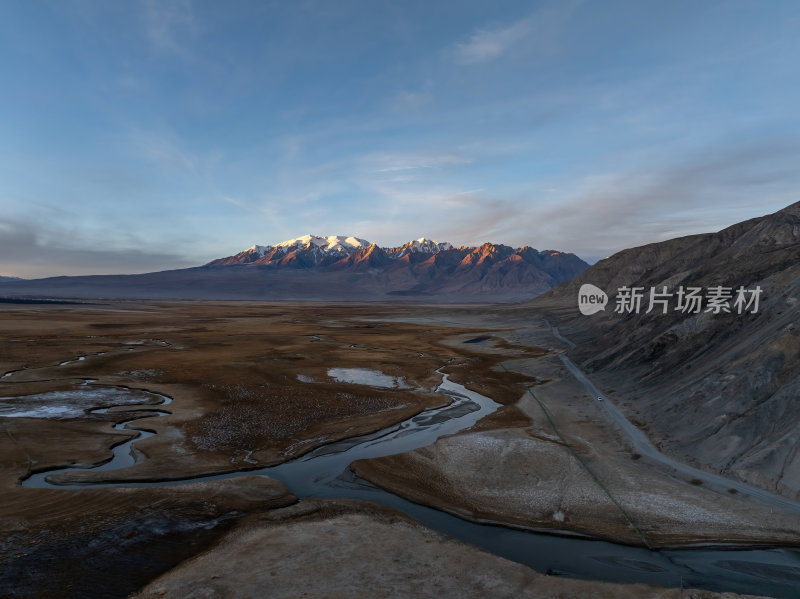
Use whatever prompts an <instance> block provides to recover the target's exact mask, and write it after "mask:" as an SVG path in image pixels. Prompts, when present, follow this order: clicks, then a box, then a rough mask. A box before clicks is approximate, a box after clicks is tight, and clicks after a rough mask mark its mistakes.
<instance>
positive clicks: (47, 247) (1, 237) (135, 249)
mask: <svg viewBox="0 0 800 599" xmlns="http://www.w3.org/2000/svg"><path fill="white" fill-rule="evenodd" d="M128 241H129V242H130V241H131V240H128ZM125 245H126V247H120V246H119V245H115V244H113V243H110V242H106V243H99V242H98V240H97V239H91V240H90V239H87V238H85V237H83V236H81V235H80V234H77V233H76V232H75V231H69V232H68V233H67V232H65V231H64V230H63V229H61V228H59V227H57V226H56V227H53V226H51V225H49V224H42V223H40V222H33V221H29V220H11V219H3V220H0V272H11V273H13V274H15V275H17V276H21V277H26V278H38V277H46V276H53V275H59V274H64V273H69V274H71V275H79V274H102V273H106V274H112V273H132V272H152V271H156V270H163V269H167V268H183V267H187V266H196V265H197V262H195V261H193V260H192V259H189V258H187V257H186V256H183V255H181V254H178V253H173V252H170V251H164V250H161V249H158V248H154V247H152V246H150V248H151V249H142V247H145V248H147V247H148V245H147V244H145V243H141V242H139V243H126V244H125Z"/></svg>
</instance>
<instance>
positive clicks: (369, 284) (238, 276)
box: [3, 235, 588, 302]
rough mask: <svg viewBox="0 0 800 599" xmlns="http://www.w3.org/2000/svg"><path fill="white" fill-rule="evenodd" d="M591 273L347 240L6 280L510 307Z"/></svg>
mask: <svg viewBox="0 0 800 599" xmlns="http://www.w3.org/2000/svg"><path fill="white" fill-rule="evenodd" d="M587 267H588V264H586V263H585V262H584V261H583V260H581V259H580V258H578V257H577V256H575V255H574V254H569V253H563V252H557V251H553V250H545V251H541V252H540V251H538V250H535V249H533V248H530V247H522V248H517V249H515V248H512V247H509V246H507V245H502V244H495V243H484V244H483V245H480V246H477V247H453V246H452V244H450V243H447V242H439V241H433V240H431V239H427V238H425V237H421V238H419V239H415V240H412V241H409V242H408V243H404V244H402V245H400V246H398V247H390V248H383V247H380V246H378V245H377V244H376V243H372V242H370V241H367V240H366V239H361V238H359V237H351V236H346V235H331V236H327V237H326V236H319V235H303V236H302V237H297V238H295V239H289V240H287V241H282V242H280V243H277V244H270V245H253V246H251V247H249V248H247V249H246V250H244V251H241V252H239V253H238V254H235V255H233V256H228V257H227V258H220V259H218V260H214V261H212V262H209V263H208V264H206V265H204V266H198V267H195V268H184V269H179V270H168V271H162V272H155V273H148V274H142V275H125V276H119V277H118V276H112V275H100V276H93V277H61V278H57V279H41V280H38V281H17V282H13V281H10V282H5V283H3V291H4V293H8V292H12V293H23V292H24V293H27V294H40V295H41V294H45V295H48V296H59V295H61V294H66V295H64V297H105V298H115V297H125V298H143V299H144V298H146V299H215V300H228V299H230V300H270V301H280V300H304V301H307V300H327V301H376V300H380V301H409V300H411V301H425V302H470V301H479V302H511V301H523V300H527V299H531V298H533V297H535V296H536V295H538V294H540V293H543V292H545V291H548V290H549V289H550V288H552V287H553V286H555V285H557V284H559V283H562V282H564V281H568V280H570V279H571V278H572V277H574V276H575V275H577V274H579V273H581V272H582V271H583V270H584V269H586V268H587Z"/></svg>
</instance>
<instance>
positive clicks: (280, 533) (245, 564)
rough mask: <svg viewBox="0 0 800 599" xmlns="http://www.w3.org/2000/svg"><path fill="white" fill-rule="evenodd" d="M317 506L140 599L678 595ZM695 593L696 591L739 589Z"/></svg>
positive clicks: (243, 533) (704, 595) (189, 567)
mask: <svg viewBox="0 0 800 599" xmlns="http://www.w3.org/2000/svg"><path fill="white" fill-rule="evenodd" d="M318 506H319V507H317V508H316V510H320V508H321V511H317V512H316V513H313V512H312V513H310V514H308V515H307V516H300V517H299V518H293V519H292V520H291V521H286V522H282V523H281V522H277V523H275V522H273V523H269V522H264V521H261V522H258V523H253V524H250V525H248V526H243V527H240V528H239V529H237V530H235V531H233V532H231V533H229V534H228V535H227V536H226V537H225V539H224V540H223V541H222V542H221V543H220V544H218V545H217V546H215V547H214V548H212V549H211V550H210V551H208V552H206V553H204V554H202V555H200V556H199V557H197V558H195V559H192V560H190V561H188V562H186V563H184V564H182V565H181V566H178V567H177V568H175V569H173V570H171V571H170V572H168V573H166V574H165V575H163V576H161V577H160V578H159V579H157V580H155V581H154V582H153V583H151V584H150V585H148V586H147V587H146V588H144V589H143V590H142V591H141V592H140V593H138V594H136V595H135V596H134V597H136V598H137V599H149V598H151V597H152V598H154V597H204V598H209V599H211V598H218V597H220V598H221V597H226V598H227V597H236V598H238V597H241V598H244V597H248V598H249V597H266V596H268V597H270V598H271V599H281V598H287V599H288V598H295V597H308V598H311V599H313V598H317V597H318V598H325V599H339V598H341V599H345V598H346V599H350V598H352V597H397V598H399V597H409V598H411V597H413V598H423V599H424V598H426V597H429V598H431V599H440V598H441V597H462V598H465V599H470V598H473V597H474V598H476V599H484V598H485V597H492V598H508V599H511V598H514V599H519V598H531V599H532V598H534V597H535V598H537V599H555V598H556V597H559V598H566V597H571V598H578V597H592V598H596V599H612V598H613V599H628V598H630V599H632V598H634V597H637V598H648V599H667V598H668V597H674V596H675V594H676V590H675V589H662V588H657V587H652V586H647V585H641V584H634V585H624V584H610V583H598V582H592V581H583V580H569V579H562V578H558V577H552V576H544V575H541V574H538V573H536V572H534V571H533V570H530V569H529V568H526V567H525V566H522V565H520V564H516V563H514V562H510V561H508V560H505V559H503V558H499V557H496V556H493V555H491V554H488V553H486V552H484V551H482V550H480V549H476V548H474V547H472V546H470V545H466V544H464V543H461V542H458V541H454V540H452V539H449V538H447V537H444V536H443V535H440V534H438V533H435V532H432V531H430V530H428V529H426V528H424V527H423V526H421V525H419V524H417V523H416V522H414V521H412V520H410V519H408V518H405V517H402V516H400V515H399V514H397V513H396V512H393V511H391V510H388V509H376V508H372V509H366V508H365V506H364V505H363V504H350V505H349V506H348V504H347V503H345V502H318ZM326 506H327V507H326ZM331 506H336V507H331ZM356 509H357V510H359V512H358V513H357V512H355V511H354V510H356ZM365 510H366V511H365ZM691 593H693V594H692V597H696V598H697V599H735V598H737V597H742V596H740V595H736V594H733V593H721V594H718V593H712V592H708V591H691Z"/></svg>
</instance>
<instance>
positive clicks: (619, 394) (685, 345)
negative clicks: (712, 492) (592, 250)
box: [531, 203, 800, 498]
mask: <svg viewBox="0 0 800 599" xmlns="http://www.w3.org/2000/svg"><path fill="white" fill-rule="evenodd" d="M586 283H588V284H592V285H595V286H597V287H599V288H600V289H603V290H604V291H606V292H607V293H608V294H609V296H610V297H609V303H608V305H607V306H606V309H605V311H602V312H599V313H597V314H594V315H591V316H583V315H582V314H581V313H580V312H579V311H578V291H579V289H580V287H581V285H583V284H586ZM625 286H627V287H628V288H634V287H641V288H643V292H642V293H643V298H642V304H641V310H640V313H638V314H637V313H635V311H631V312H628V311H627V309H626V310H625V311H622V312H619V311H615V310H617V306H618V302H619V301H620V298H621V296H622V295H623V294H622V293H620V292H619V290H620V288H622V287H625ZM740 286H741V287H743V288H744V289H745V291H749V290H754V289H756V288H757V287H760V288H761V290H762V293H761V294H760V296H759V306H758V309H757V311H755V310H754V307H755V306H754V305H751V306H750V307H749V309H741V308H743V307H744V304H742V305H741V306H736V304H735V298H736V295H737V294H736V290H737V289H738V288H739V287H740ZM664 287H666V288H667V289H666V291H667V293H673V294H674V295H673V296H671V297H667V296H655V299H659V297H661V298H662V299H666V300H667V301H668V305H667V313H666V314H664V313H663V311H664V308H663V304H660V303H655V304H654V306H653V308H654V309H653V310H652V311H651V312H650V313H646V311H647V309H648V308H649V303H650V302H649V299H650V298H649V294H650V289H651V288H655V289H656V291H657V292H663V291H665V290H664ZM681 287H683V288H684V291H686V290H688V289H689V288H691V287H694V288H700V289H701V290H702V292H701V295H703V296H704V300H705V303H704V304H703V306H702V307H701V309H700V311H699V312H694V311H693V310H689V311H683V310H681V309H677V308H678V305H679V304H678V301H679V297H678V292H679V290H680V288H681ZM718 287H723V290H722V291H723V292H725V293H727V292H728V289H727V288H730V294H731V297H730V298H729V299H728V300H727V301H726V302H722V304H723V306H722V307H721V308H719V313H715V312H716V311H717V310H716V309H715V308H714V307H713V302H712V303H709V301H708V296H709V295H713V294H715V293H716V292H715V291H713V290H714V289H715V288H718ZM751 296H752V294H746V297H747V299H748V300H749V299H750V298H751ZM531 305H532V306H533V307H535V308H536V309H537V310H541V311H544V312H545V313H546V314H548V315H549V316H550V317H551V319H552V320H553V321H555V322H556V323H558V325H559V327H560V329H561V332H562V333H563V334H564V335H565V336H567V337H568V338H570V339H571V340H572V341H574V342H577V347H575V348H574V349H572V350H570V356H571V357H572V358H573V360H575V361H577V362H579V363H580V364H582V367H583V368H584V369H585V370H587V371H588V372H590V373H592V377H593V379H594V380H595V381H597V382H598V383H600V384H601V386H602V387H604V388H605V390H606V391H608V392H609V393H610V394H611V395H610V396H611V397H614V398H616V400H617V402H618V403H619V404H620V405H621V406H622V407H623V408H624V409H625V411H626V412H627V415H628V416H629V418H630V419H631V420H633V421H634V422H636V423H637V424H639V425H640V426H641V427H642V428H643V429H644V430H645V431H647V432H648V434H649V435H650V436H651V438H652V439H653V441H654V442H656V443H657V444H659V445H660V446H661V447H662V449H663V450H664V451H666V452H667V453H670V454H673V455H675V456H676V457H679V458H681V459H683V460H686V461H690V462H694V463H695V464H696V465H698V466H701V467H704V468H707V469H710V470H714V471H718V472H723V473H726V474H728V475H730V476H734V477H738V478H740V479H742V480H745V481H749V482H751V483H754V484H757V485H760V486H762V487H765V488H769V489H771V490H776V491H778V492H780V493H782V494H785V495H787V496H790V497H794V498H800V427H798V426H797V423H798V421H800V330H799V329H798V325H800V203H797V204H793V205H791V206H789V207H788V208H786V209H784V210H781V211H779V212H777V213H775V214H770V215H767V216H764V217H761V218H755V219H752V220H749V221H745V222H742V223H738V224H736V225H733V226H731V227H728V228H726V229H724V230H722V231H719V232H717V233H709V234H703V235H694V236H691V237H683V238H680V239H673V240H670V241H666V242H663V243H656V244H652V245H647V246H643V247H639V248H633V249H629V250H625V251H622V252H619V253H618V254H615V255H613V256H611V257H609V258H606V259H605V260H602V261H601V262H598V263H597V264H596V265H594V266H592V267H591V268H589V269H588V270H586V271H585V272H584V273H582V274H581V275H579V276H578V277H576V278H575V279H574V280H572V281H570V282H568V283H566V284H563V285H560V286H558V287H556V288H555V289H553V290H551V291H550V292H547V293H545V294H543V295H542V296H541V297H539V298H537V299H535V300H534V301H533V302H532V303H531ZM726 308H727V309H728V310H730V311H729V312H726V311H725V309H726ZM740 311H741V312H742V313H741V314H740V313H739V312H740ZM612 390H613V393H612Z"/></svg>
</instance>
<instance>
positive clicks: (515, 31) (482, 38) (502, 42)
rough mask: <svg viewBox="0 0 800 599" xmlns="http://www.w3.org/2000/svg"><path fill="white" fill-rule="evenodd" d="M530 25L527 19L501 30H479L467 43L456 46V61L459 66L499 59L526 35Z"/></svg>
mask: <svg viewBox="0 0 800 599" xmlns="http://www.w3.org/2000/svg"><path fill="white" fill-rule="evenodd" d="M532 25H533V20H532V19H531V18H527V19H522V20H521V21H518V22H516V23H514V24H513V25H510V26H508V27H503V28H502V29H479V30H478V31H476V32H475V33H473V34H472V37H470V38H469V41H468V42H465V43H463V44H457V45H456V48H455V51H456V59H457V60H458V62H460V63H461V64H475V63H481V62H490V61H492V60H494V59H496V58H499V57H500V56H502V55H503V54H504V53H505V52H506V51H507V50H508V49H509V48H510V47H511V46H513V45H514V44H515V43H516V42H518V41H519V40H521V39H522V38H524V37H525V36H526V35H528V34H529V33H530V31H531V28H532Z"/></svg>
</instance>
